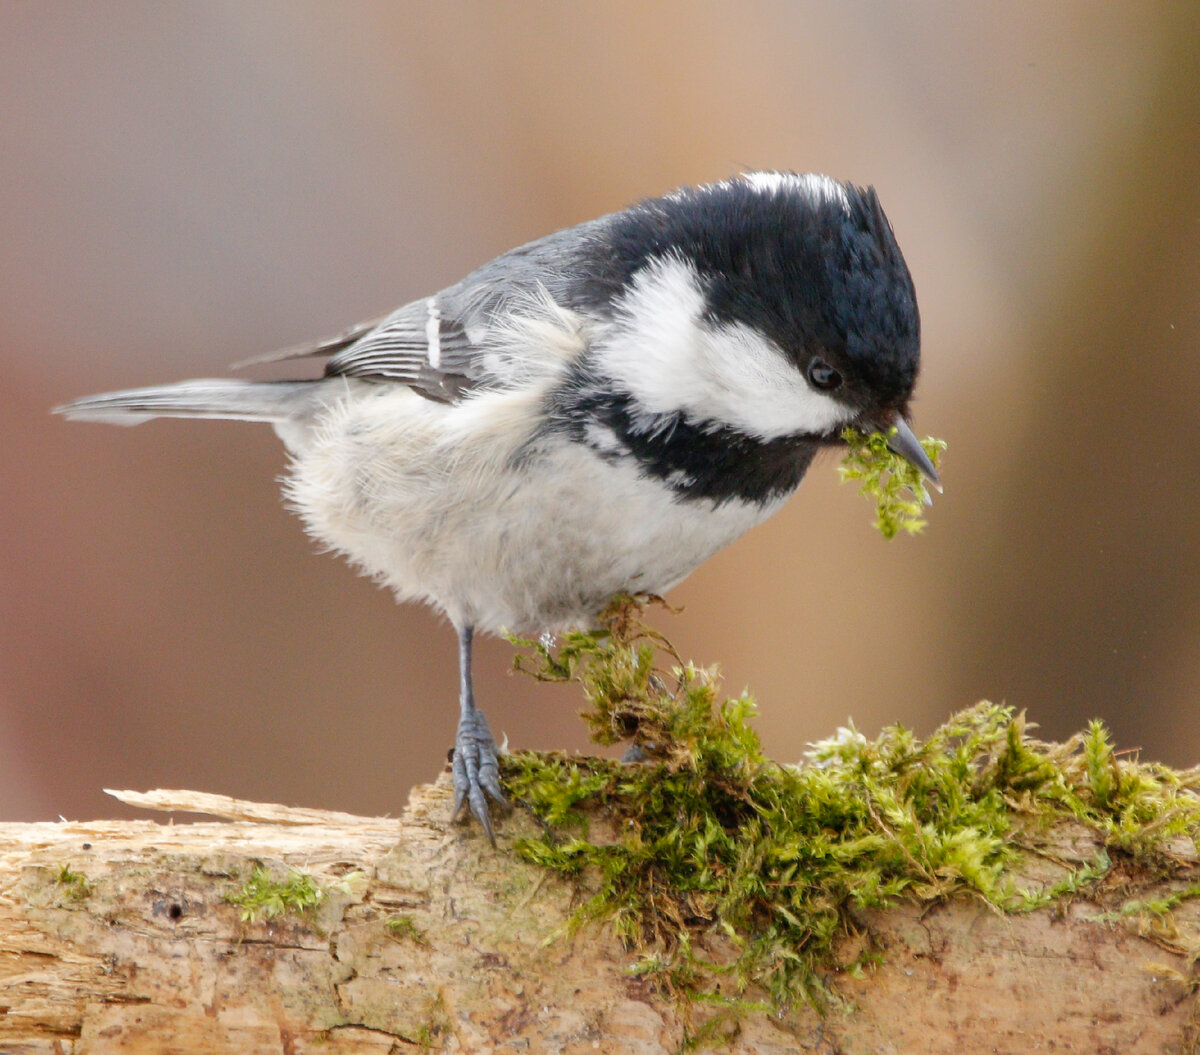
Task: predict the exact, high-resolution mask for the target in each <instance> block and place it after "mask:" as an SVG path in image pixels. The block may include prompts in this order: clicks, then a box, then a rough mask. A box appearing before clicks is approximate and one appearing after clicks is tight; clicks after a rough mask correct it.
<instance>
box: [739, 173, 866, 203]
mask: <svg viewBox="0 0 1200 1055" xmlns="http://www.w3.org/2000/svg"><path fill="white" fill-rule="evenodd" d="M742 179H743V180H745V181H746V182H747V183H749V184H750V186H751V187H753V188H754V189H755V190H757V191H762V192H763V193H764V194H775V193H778V192H779V191H781V190H796V191H799V192H800V193H801V194H803V195H804V196H805V197H807V198H808V199H809V200H810V201H812V202H814V203H818V202H835V203H837V204H838V205H840V206H841V207H842V209H843V210H849V208H850V202H849V200H848V199H847V198H846V188H845V187H843V186H842V185H841V184H840V183H838V182H837V180H833V179H830V178H829V177H828V176H822V175H821V174H820V173H819V172H806V173H804V174H803V175H796V174H795V173H794V172H743V173H742Z"/></svg>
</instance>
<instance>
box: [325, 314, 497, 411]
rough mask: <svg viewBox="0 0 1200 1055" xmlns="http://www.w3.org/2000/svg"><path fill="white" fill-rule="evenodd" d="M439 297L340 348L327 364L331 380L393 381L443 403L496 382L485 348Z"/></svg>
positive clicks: (381, 324) (383, 323) (326, 368)
mask: <svg viewBox="0 0 1200 1055" xmlns="http://www.w3.org/2000/svg"><path fill="white" fill-rule="evenodd" d="M439 301H440V298H439V297H425V298H424V299H422V300H416V301H413V302H412V303H411V304H406V305H405V306H404V307H402V308H400V309H399V310H398V311H395V312H393V313H392V314H391V315H389V316H388V317H387V318H386V319H384V320H383V321H382V322H380V323H379V324H378V325H377V326H375V327H374V328H373V329H371V330H369V331H368V332H366V333H364V334H362V335H361V336H360V337H358V338H357V339H355V340H353V341H350V342H347V343H345V344H342V345H340V346H339V347H338V348H337V349H336V350H335V353H334V355H333V357H332V358H331V359H330V360H329V362H328V363H326V364H325V375H326V376H327V377H357V378H361V379H362V380H364V381H394V382H398V383H400V384H403V385H408V386H409V387H410V388H413V389H416V391H418V392H419V393H420V394H421V395H423V396H427V397H428V398H430V399H435V400H438V401H439V402H443V403H457V402H458V401H459V400H460V399H461V398H462V397H463V396H464V395H465V394H466V393H467V391H468V390H470V389H472V388H475V387H479V386H480V385H485V386H486V385H487V383H488V382H489V381H493V380H497V379H492V378H489V377H488V376H487V373H488V371H487V369H486V368H485V365H484V348H483V347H481V346H480V345H477V344H475V343H473V342H472V341H471V339H470V338H469V337H468V336H467V329H466V325H465V323H464V322H463V320H462V319H461V318H459V317H458V316H457V315H454V314H449V313H444V312H443V311H442V309H441V307H440V306H439Z"/></svg>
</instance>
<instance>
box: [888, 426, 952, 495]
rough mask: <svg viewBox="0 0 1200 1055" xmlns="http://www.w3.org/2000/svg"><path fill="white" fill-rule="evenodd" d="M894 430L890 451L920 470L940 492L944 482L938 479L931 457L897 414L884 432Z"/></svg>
mask: <svg viewBox="0 0 1200 1055" xmlns="http://www.w3.org/2000/svg"><path fill="white" fill-rule="evenodd" d="M892 428H894V429H895V430H896V431H895V432H893V433H892V434H891V435H890V436H888V441H887V445H888V449H889V450H891V451H894V452H895V453H896V454H898V455H900V457H901V458H903V459H904V460H905V461H906V462H908V463H909V464H910V465H912V466H914V467H915V468H917V469H920V471H921V474H922V475H923V476H924V477H925V479H926V480H928V481H929V483H930V484H931V485H932V486H933V487H934V488H936V489H937V490H938V491H939V492H940V491H941V489H942V482H941V480H939V479H938V474H937V470H936V469H935V468H934V467H933V462H931V461H930V460H929V455H928V454H926V453H925V449H924V448H923V447H922V446H921V444H920V442H919V441H918V440H917V437H916V436H914V435H913V430H912V429H910V428H909V427H908V422H906V421H905V420H904V418H902V417H901V416H900V415H899V414H897V415H896V416H895V418H894V419H893V420H892V423H891V425H889V426H888V427H887V428H885V429H884V432H889V431H890V430H891V429H892Z"/></svg>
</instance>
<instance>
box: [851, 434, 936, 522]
mask: <svg viewBox="0 0 1200 1055" xmlns="http://www.w3.org/2000/svg"><path fill="white" fill-rule="evenodd" d="M891 431H892V432H895V428H893V429H892V430H891ZM842 439H844V440H845V441H846V443H847V444H848V447H849V449H848V450H847V451H846V455H845V457H844V458H843V459H842V464H841V465H840V466H839V467H838V473H839V474H840V475H841V478H842V482H843V483H845V482H846V481H847V480H858V481H860V484H859V488H858V493H859V494H861V495H866V496H867V497H869V498H874V499H875V527H876V529H877V530H878V531H879V532H880V533H881V534H882V535H883V537H884V538H889V539H890V538H895V536H896V535H897V534H898V533H899V532H901V531H903V532H905V533H906V534H908V535H916V534H918V533H919V532H921V531H923V530H924V529H925V524H926V521H925V516H924V510H925V508H926V507H927V506H928V505H929V491H928V490H927V489H926V487H925V478H924V477H923V476H922V475H921V471H920V470H919V469H917V468H916V467H915V466H914V465H911V464H910V463H909V462H907V461H905V460H904V458H902V457H901V456H900V455H899V454H896V453H895V452H894V451H892V450H890V449H889V448H888V445H887V443H888V434H885V433H882V432H872V433H863V432H859V431H858V430H857V429H845V430H844V431H843V432H842ZM921 446H922V447H923V448H924V449H925V453H926V454H928V455H929V460H930V461H931V462H933V464H934V467H935V468H936V467H937V465H938V463H939V462H940V461H941V457H942V452H943V451H945V449H946V441H945V440H937V439H934V438H933V437H932V436H928V437H926V438H925V439H923V440H921Z"/></svg>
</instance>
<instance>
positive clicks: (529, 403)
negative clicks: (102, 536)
mask: <svg viewBox="0 0 1200 1055" xmlns="http://www.w3.org/2000/svg"><path fill="white" fill-rule="evenodd" d="M307 358H316V359H322V360H324V366H323V370H322V372H321V374H320V376H316V377H306V378H299V379H295V380H282V381H279V380H272V381H255V380H250V379H246V378H221V379H196V380H187V381H179V382H175V383H169V384H164V385H157V386H152V387H147V388H136V389H131V390H126V391H119V392H110V393H105V394H101V395H93V396H88V397H85V398H82V399H76V400H74V401H72V402H68V403H66V404H64V405H62V406H59V407H56V408H55V410H56V412H59V413H62V414H64V415H66V416H67V417H68V418H74V419H84V420H93V421H104V422H110V423H118V424H126V425H130V424H137V423H139V422H142V421H145V420H147V419H150V418H158V417H181V418H220V419H236V420H244V421H259V422H268V423H270V424H271V425H273V426H274V429H275V431H276V433H277V434H278V435H279V437H280V438H281V439H282V441H283V443H284V445H285V446H286V448H287V451H288V453H289V467H288V473H287V476H286V478H285V481H284V492H285V497H286V499H287V501H288V503H289V504H290V506H291V508H292V509H294V510H295V511H296V512H298V514H299V516H300V517H301V519H302V520H303V522H304V525H305V527H306V529H307V531H308V532H309V533H310V534H311V535H312V536H313V537H314V538H316V539H317V540H319V541H320V542H321V543H323V544H324V546H326V547H327V548H329V549H331V550H334V551H336V552H339V553H341V554H342V555H344V556H345V557H347V558H348V559H349V560H350V562H352V563H353V564H354V565H356V566H357V567H358V568H359V569H360V570H361V571H363V572H364V573H366V574H368V575H370V576H372V577H373V578H375V579H376V580H378V581H379V582H380V583H383V584H385V585H386V586H388V587H390V588H391V590H392V591H393V592H394V593H395V595H396V597H397V599H398V600H399V601H402V602H404V601H423V602H426V603H428V604H430V605H432V606H434V607H435V608H436V609H437V610H439V611H440V612H441V613H442V614H443V615H444V616H445V618H446V619H447V620H448V621H449V623H450V624H451V625H452V626H453V627H454V629H455V632H456V634H457V638H458V667H459V685H460V689H459V700H458V707H459V718H458V726H457V731H456V734H455V741H454V749H453V752H452V762H451V773H452V784H453V790H454V804H453V807H452V817H453V818H454V819H459V818H462V819H464V820H465V819H467V818H469V816H471V815H473V816H474V817H475V818H477V820H478V822H479V824H480V825H481V826H482V828H483V831H484V833H485V834H486V836H487V837H488V839H489V840H491V842H492V844H493V845H494V844H495V831H494V827H493V823H492V820H491V812H490V808H489V803H494V804H495V805H496V806H498V807H501V808H503V807H507V805H508V803H507V800H506V797H505V794H504V791H503V788H502V787H501V782H500V772H499V756H500V752H499V749H498V747H497V744H496V740H495V738H494V736H493V734H492V732H491V729H490V727H489V725H488V722H487V719H486V717H485V715H484V713H483V710H482V709H481V708H480V707H479V706H478V705H477V703H476V701H475V695H474V691H473V688H472V678H471V667H472V664H471V652H472V641H473V639H474V636H475V634H477V633H497V632H502V631H508V632H511V633H531V634H534V635H539V634H545V633H551V634H552V633H556V632H561V631H565V630H568V629H572V628H578V627H587V626H590V625H593V623H594V620H595V618H596V616H597V614H598V613H599V612H600V611H601V610H602V609H603V608H604V607H605V606H606V604H607V603H608V602H609V600H610V599H611V598H612V597H613V596H614V595H616V594H619V593H622V592H625V593H631V594H642V593H647V594H663V593H666V592H667V591H668V590H670V589H671V588H672V587H673V586H675V585H676V584H678V583H679V582H680V581H681V580H682V579H684V578H685V577H686V576H687V575H688V574H689V573H690V572H691V571H692V570H693V569H695V568H696V567H697V566H698V565H700V564H701V563H702V562H704V561H705V560H707V559H708V558H709V557H711V556H712V555H713V554H714V553H716V552H717V551H718V550H720V549H722V548H723V547H724V546H726V545H728V544H729V543H731V542H733V541H734V540H735V539H737V538H738V537H739V536H741V535H742V534H743V533H744V532H746V531H747V530H749V529H750V528H752V527H754V526H755V525H757V524H759V523H761V522H762V521H764V520H766V519H767V518H768V517H769V516H771V515H772V514H773V513H775V512H776V511H778V510H779V509H780V508H781V507H782V505H783V504H784V503H785V502H786V500H787V499H788V497H789V496H790V495H791V494H792V493H793V492H794V491H795V490H796V488H797V487H798V486H799V484H800V482H801V480H802V478H803V477H804V475H805V472H806V471H807V469H808V467H809V465H810V464H811V463H812V461H813V459H814V457H815V456H816V455H817V454H818V452H820V451H822V450H824V449H827V448H833V447H837V446H839V445H840V444H844V443H845V440H844V439H843V432H844V430H845V429H846V428H847V427H856V428H859V429H862V430H864V431H882V432H884V433H885V434H886V435H887V436H888V445H889V447H890V448H891V449H892V450H893V451H894V452H895V453H897V454H899V455H900V456H901V457H903V458H904V459H906V460H907V461H908V462H909V463H911V464H912V465H914V466H915V467H916V468H917V469H919V470H920V472H921V473H922V474H923V475H924V476H925V477H926V478H927V479H928V480H929V481H931V482H932V483H934V484H935V485H936V484H937V472H936V470H935V468H934V466H933V464H932V463H931V461H930V459H929V458H928V456H927V455H926V453H925V451H924V450H923V448H922V447H921V445H920V443H919V442H918V441H917V439H916V437H915V435H914V434H913V432H912V429H911V427H910V425H909V417H910V401H911V398H912V393H913V389H914V386H915V383H916V379H917V374H918V368H919V364H920V317H919V312H918V309H917V301H916V293H915V290H914V286H913V281H912V277H911V275H910V273H909V269H908V267H907V265H906V263H905V260H904V257H903V255H902V254H901V251H900V247H899V245H898V244H897V241H896V238H895V235H894V233H893V230H892V226H891V224H890V222H889V221H888V219H887V217H886V216H885V214H884V212H883V208H882V206H881V205H880V202H879V198H878V195H877V194H876V192H875V190H874V188H873V187H869V186H868V187H865V188H864V187H860V186H857V185H855V184H853V183H850V182H843V181H838V180H835V179H832V178H830V177H828V176H824V175H819V174H815V173H809V174H800V173H796V172H788V171H756V172H747V173H741V174H738V175H735V176H732V177H730V178H728V179H723V180H720V181H717V182H713V183H707V184H702V185H698V186H689V187H683V188H680V189H678V190H675V191H672V192H670V193H668V194H665V195H663V196H660V197H655V198H647V199H644V200H642V201H639V202H637V203H636V204H633V205H631V206H629V207H628V208H625V209H623V210H620V211H617V212H613V213H610V214H608V215H605V216H602V217H600V218H598V219H595V220H590V221H587V222H584V223H581V224H579V225H577V226H573V227H569V228H566V229H563V230H560V231H557V232H555V233H552V234H549V235H546V236H544V237H541V238H539V239H537V240H535V241H531V242H529V243H527V244H525V245H522V246H519V247H518V248H515V249H512V250H510V251H508V252H506V253H503V254H502V255H500V256H498V257H496V258H495V259H493V260H491V261H490V262H488V263H486V264H483V265H482V266H481V267H479V268H478V269H476V270H474V271H472V272H471V273H470V274H468V275H467V276H466V277H465V278H463V279H462V280H461V281H459V282H457V283H455V284H453V285H451V286H448V287H446V288H445V289H443V290H441V291H440V292H438V293H434V294H433V295H431V296H425V297H421V298H419V299H416V300H413V301H410V302H409V303H407V304H405V305H404V306H402V307H400V308H398V309H397V310H395V311H393V312H392V313H390V314H388V315H386V316H382V317H380V318H376V319H372V320H370V321H368V322H363V323H360V324H358V325H356V326H353V327H350V328H349V329H347V330H345V331H344V332H342V333H340V334H338V335H337V336H335V337H332V338H330V339H327V340H323V341H319V342H317V343H314V344H309V345H305V346H300V347H295V348H289V349H285V350H283V351H281V352H274V353H271V354H269V355H266V356H260V357H258V358H257V359H254V360H249V361H247V362H248V363H260V362H268V361H280V362H282V361H287V360H299V359H307ZM237 365H246V363H243V364H237ZM297 372H299V368H297ZM314 372H315V371H310V373H314ZM468 811H469V812H468Z"/></svg>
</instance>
